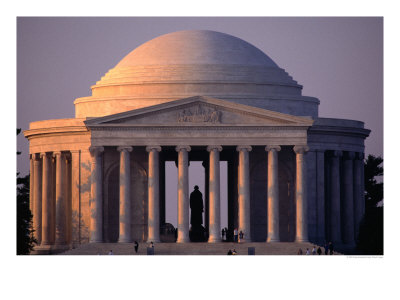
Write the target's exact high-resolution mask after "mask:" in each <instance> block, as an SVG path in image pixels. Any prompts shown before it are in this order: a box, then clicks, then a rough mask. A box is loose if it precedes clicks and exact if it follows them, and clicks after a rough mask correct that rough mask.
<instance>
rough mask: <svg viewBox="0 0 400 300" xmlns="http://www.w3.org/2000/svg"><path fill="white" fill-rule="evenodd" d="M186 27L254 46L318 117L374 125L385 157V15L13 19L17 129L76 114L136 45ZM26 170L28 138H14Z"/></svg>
mask: <svg viewBox="0 0 400 300" xmlns="http://www.w3.org/2000/svg"><path fill="white" fill-rule="evenodd" d="M187 29H210V30H215V31H220V32H224V33H228V34H231V35H234V36H237V37H239V38H242V39H244V40H246V41H247V42H249V43H251V44H253V45H255V46H256V47H258V48H259V49H261V50H262V51H263V52H265V53H266V54H267V55H268V56H269V57H271V58H272V59H273V60H274V61H275V62H276V63H277V64H278V65H279V66H280V67H281V68H284V69H285V70H286V71H287V72H288V73H289V74H290V75H291V76H293V78H294V79H295V80H297V81H298V82H299V83H300V84H301V85H303V87H304V88H303V95H306V96H314V97H317V98H319V99H320V101H321V104H320V107H319V114H320V116H321V117H332V118H344V119H354V120H360V121H363V122H365V127H366V128H369V129H371V130H372V132H371V135H370V137H369V138H368V139H367V141H366V151H365V152H366V154H369V153H371V154H374V155H383V19H382V18H367V17H358V18H335V17H329V18H280V17H270V18H268V17H247V18H245V17H223V18H215V17H202V18H186V17H164V18H149V17H136V18H122V17H120V18H96V17H90V18H69V17H64V18H50V17H47V18H37V17H35V18H18V19H17V127H21V128H22V129H23V130H26V129H28V126H29V122H32V121H39V120H47V119H58V118H71V117H74V105H73V101H74V100H75V99H76V98H79V97H84V96H89V95H90V94H91V91H90V86H91V85H93V84H95V82H96V81H97V80H99V79H100V77H101V76H103V75H104V74H105V73H106V72H107V71H108V70H109V69H111V68H113V67H114V66H115V65H116V64H117V63H118V62H119V61H120V60H121V59H122V58H123V57H124V56H125V55H126V54H128V53H129V52H130V51H132V50H133V49H134V48H136V47H137V46H139V45H141V44H142V43H145V42H146V41H148V40H150V39H152V38H155V37H157V36H159V35H162V34H165V33H169V32H174V31H178V30H187ZM17 142H18V149H19V150H20V151H22V155H21V156H20V157H19V158H18V171H20V172H21V174H27V173H28V169H29V162H28V142H27V140H26V139H25V138H24V137H23V136H22V135H20V136H19V137H18V139H17Z"/></svg>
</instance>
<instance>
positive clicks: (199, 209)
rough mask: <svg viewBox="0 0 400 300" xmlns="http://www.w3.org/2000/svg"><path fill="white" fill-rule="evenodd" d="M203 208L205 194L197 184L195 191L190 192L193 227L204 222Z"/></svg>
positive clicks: (191, 222)
mask: <svg viewBox="0 0 400 300" xmlns="http://www.w3.org/2000/svg"><path fill="white" fill-rule="evenodd" d="M203 209H204V207H203V194H202V193H201V192H200V191H199V187H198V186H197V185H195V186H194V191H193V192H192V193H191V194H190V212H191V213H190V224H192V228H195V227H198V226H201V225H202V224H203Z"/></svg>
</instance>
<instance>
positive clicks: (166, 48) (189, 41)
mask: <svg viewBox="0 0 400 300" xmlns="http://www.w3.org/2000/svg"><path fill="white" fill-rule="evenodd" d="M190 64H195V65H207V64H212V65H224V64H225V65H252V66H264V67H278V66H277V65H276V64H275V62H274V61H273V60H272V59H271V58H269V57H268V56H267V55H265V54H264V53H263V52H262V51H261V50H259V49H258V48H256V47H254V46H253V45H251V44H249V43H247V42H246V41H243V40H241V39H239V38H237V37H234V36H231V35H228V34H225V33H221V32H216V31H210V30H187V31H178V32H173V33H169V34H165V35H162V36H159V37H157V38H155V39H152V40H150V41H148V42H147V43H144V44H143V45H141V46H139V47H137V48H136V49H135V50H133V51H132V52H131V53H129V54H128V55H127V56H125V58H123V59H122V60H121V61H120V62H119V63H118V64H117V66H116V67H115V68H120V67H133V66H143V65H190Z"/></svg>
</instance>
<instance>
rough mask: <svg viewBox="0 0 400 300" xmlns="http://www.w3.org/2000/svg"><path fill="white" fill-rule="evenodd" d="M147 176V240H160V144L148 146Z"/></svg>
mask: <svg viewBox="0 0 400 300" xmlns="http://www.w3.org/2000/svg"><path fill="white" fill-rule="evenodd" d="M146 151H147V152H149V178H148V197H149V208H148V238H147V242H148V243H150V242H154V243H159V242H160V170H159V167H160V164H159V152H160V151H161V147H160V146H148V147H146Z"/></svg>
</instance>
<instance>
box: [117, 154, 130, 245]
mask: <svg viewBox="0 0 400 300" xmlns="http://www.w3.org/2000/svg"><path fill="white" fill-rule="evenodd" d="M117 151H119V152H120V161H119V236H118V243H130V242H132V237H131V164H130V155H129V153H130V152H132V147H118V148H117Z"/></svg>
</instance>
